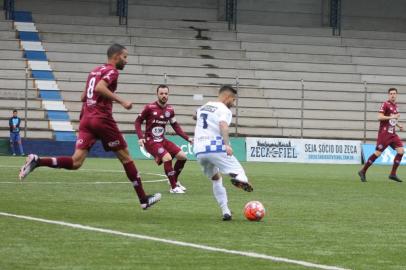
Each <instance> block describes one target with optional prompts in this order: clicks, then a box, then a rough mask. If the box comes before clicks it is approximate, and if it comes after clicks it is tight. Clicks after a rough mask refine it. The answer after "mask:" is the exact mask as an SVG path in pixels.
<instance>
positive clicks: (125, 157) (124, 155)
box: [114, 148, 161, 209]
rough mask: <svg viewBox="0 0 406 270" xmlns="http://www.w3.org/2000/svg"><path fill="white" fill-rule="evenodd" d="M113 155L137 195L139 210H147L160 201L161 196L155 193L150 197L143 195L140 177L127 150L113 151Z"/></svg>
mask: <svg viewBox="0 0 406 270" xmlns="http://www.w3.org/2000/svg"><path fill="white" fill-rule="evenodd" d="M114 153H115V154H116V156H117V158H118V159H119V160H120V162H121V163H122V164H123V167H124V170H125V172H126V174H127V177H128V179H129V180H130V182H131V183H132V185H133V187H134V190H135V192H136V193H137V196H138V199H139V201H140V204H141V208H142V209H147V208H149V207H151V206H152V205H154V204H155V203H157V202H158V201H159V200H160V199H161V194H159V193H157V194H154V195H150V196H148V195H146V194H145V191H144V188H143V187H142V181H141V177H140V175H139V173H138V170H137V168H136V167H135V164H134V161H133V160H132V159H131V156H130V153H129V152H128V149H127V148H125V149H117V150H115V151H114Z"/></svg>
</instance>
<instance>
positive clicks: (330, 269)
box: [0, 212, 349, 270]
mask: <svg viewBox="0 0 406 270" xmlns="http://www.w3.org/2000/svg"><path fill="white" fill-rule="evenodd" d="M0 215H1V216H5V217H13V218H18V219H24V220H31V221H37V222H41V223H47V224H54V225H60V226H64V227H70V228H75V229H80V230H85V231H93V232H100V233H106V234H112V235H118V236H126V237H130V238H137V239H143V240H149V241H155V242H160V243H165V244H171V245H176V246H182V247H191V248H195V249H201V250H206V251H215V252H221V253H226V254H233V255H239V256H245V257H251V258H258V259H264V260H269V261H274V262H280V263H288V264H295V265H301V266H304V267H309V268H315V269H323V270H349V269H346V268H342V267H338V266H329V265H323V264H316V263H311V262H306V261H300V260H292V259H287V258H282V257H275V256H270V255H266V254H261V253H255V252H247V251H239V250H232V249H225V248H217V247H211V246H206V245H199V244H193V243H188V242H182V241H176V240H170V239H164V238H158V237H153V236H148V235H142V234H135V233H126V232H120V231H115V230H109V229H102V228H97V227H91V226H86V225H81V224H75V223H69V222H64V221H57V220H49V219H43V218H36V217H30V216H23V215H16V214H11V213H6V212H0Z"/></svg>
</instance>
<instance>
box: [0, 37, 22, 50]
mask: <svg viewBox="0 0 406 270" xmlns="http://www.w3.org/2000/svg"><path fill="white" fill-rule="evenodd" d="M19 48H20V43H19V40H17V39H16V38H15V37H14V38H10V39H7V40H5V39H2V38H0V49H1V50H18V49H19Z"/></svg>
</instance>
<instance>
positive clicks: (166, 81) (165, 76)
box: [164, 73, 168, 84]
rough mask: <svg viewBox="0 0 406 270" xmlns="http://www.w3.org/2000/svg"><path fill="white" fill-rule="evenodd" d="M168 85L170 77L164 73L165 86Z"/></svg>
mask: <svg viewBox="0 0 406 270" xmlns="http://www.w3.org/2000/svg"><path fill="white" fill-rule="evenodd" d="M167 83H168V75H167V74H166V73H164V84H167Z"/></svg>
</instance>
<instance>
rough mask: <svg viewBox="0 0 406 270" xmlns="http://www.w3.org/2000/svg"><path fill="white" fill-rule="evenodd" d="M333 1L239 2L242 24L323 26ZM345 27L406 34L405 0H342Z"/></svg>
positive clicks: (263, 0) (261, 0)
mask: <svg viewBox="0 0 406 270" xmlns="http://www.w3.org/2000/svg"><path fill="white" fill-rule="evenodd" d="M329 2H330V1H329V0H239V1H238V22H239V23H241V24H259V25H279V26H301V27H320V26H328V23H329V19H328V16H329ZM342 16H343V17H342V28H343V29H357V30H378V31H393V32H406V1H404V0H353V1H348V0H342Z"/></svg>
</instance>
